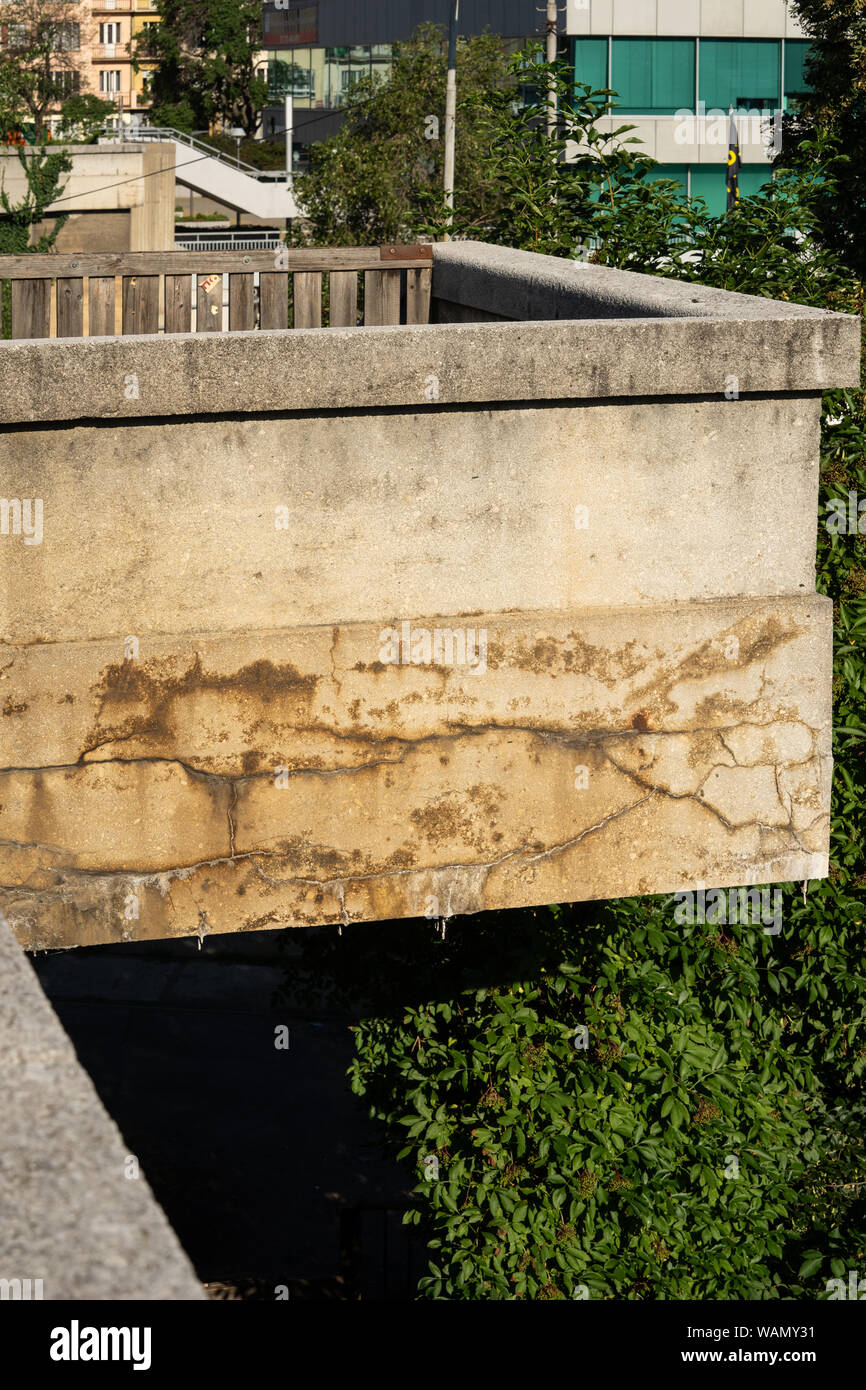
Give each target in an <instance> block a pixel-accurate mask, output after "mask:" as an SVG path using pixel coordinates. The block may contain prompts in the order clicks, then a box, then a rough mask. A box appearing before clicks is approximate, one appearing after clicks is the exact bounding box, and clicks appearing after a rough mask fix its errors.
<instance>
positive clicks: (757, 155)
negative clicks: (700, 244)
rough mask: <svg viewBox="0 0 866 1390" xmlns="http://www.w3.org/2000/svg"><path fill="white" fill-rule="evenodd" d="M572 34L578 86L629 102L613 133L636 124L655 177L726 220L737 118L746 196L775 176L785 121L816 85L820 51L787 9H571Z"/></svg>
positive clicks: (759, 2)
mask: <svg viewBox="0 0 866 1390" xmlns="http://www.w3.org/2000/svg"><path fill="white" fill-rule="evenodd" d="M566 30H567V33H568V37H569V41H570V44H571V52H572V56H573V61H574V71H575V78H576V80H577V81H580V82H588V83H590V84H591V85H592V86H593V87H596V88H603V87H609V88H612V89H613V90H614V91H616V92H617V94H618V95H617V110H616V114H615V116H612V117H610V118H609V119H606V120H605V121H603V122H602V123H601V124H602V128H604V127H605V126H606V127H607V128H610V129H612V128H614V127H615V126H619V125H622V124H624V123H631V124H634V126H635V127H636V129H635V130H634V131H633V132H632V134H633V135H635V136H637V137H638V138H639V139H640V140H641V141H642V143H643V145H644V146H645V148H646V151H647V153H648V154H650V155H651V156H652V157H653V158H654V159H657V160H658V161H659V167H658V169H656V170H655V171H654V172H655V176H656V177H665V178H673V179H676V180H677V181H678V182H680V183H681V184H682V185H683V187H684V188H686V189H687V190H688V192H689V193H690V195H691V196H693V197H695V196H701V197H703V198H704V199H705V200H706V202H707V205H708V207H709V209H710V211H711V212H714V213H720V212H723V211H724V209H725V200H726V193H725V175H726V167H727V154H728V112H729V110H730V108H731V107H733V108H734V111H735V113H736V115H737V124H738V128H739V134H740V149H741V154H742V160H743V167H742V171H741V173H740V191H741V193H742V194H744V195H748V194H750V193H755V192H757V191H758V189H759V188H761V187H762V186H763V185H764V184H765V183H766V182H767V181H768V180H769V179H770V178H771V177H772V172H771V167H770V166H771V161H772V159H773V157H774V150H775V147H776V143H777V141H778V140H779V139H780V138H781V130H780V123H779V120H778V118H777V117H776V113H777V112H782V111H785V110H786V109H787V108H788V107H789V106H790V105H791V103H792V102H796V101H797V99H798V97H799V96H801V95H802V93H803V92H804V91H805V90H806V85H807V84H806V80H805V77H804V64H805V58H806V53H807V51H808V48H809V42H808V40H807V38H806V35H805V34H804V33H803V31H802V29H801V28H800V26H799V24H798V22H797V20H796V18H795V16H794V13H793V6H792V5H790V4H788V3H786V0H568V4H567V12H566Z"/></svg>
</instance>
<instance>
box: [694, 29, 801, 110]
mask: <svg viewBox="0 0 866 1390" xmlns="http://www.w3.org/2000/svg"><path fill="white" fill-rule="evenodd" d="M781 87H782V44H781V42H780V40H778V39H701V101H702V102H704V103H705V105H706V108H707V110H708V111H727V109H728V107H729V106H733V107H736V108H737V109H738V110H746V111H767V110H769V111H772V110H775V108H776V107H778V106H779V103H780V100H781V95H782V93H781Z"/></svg>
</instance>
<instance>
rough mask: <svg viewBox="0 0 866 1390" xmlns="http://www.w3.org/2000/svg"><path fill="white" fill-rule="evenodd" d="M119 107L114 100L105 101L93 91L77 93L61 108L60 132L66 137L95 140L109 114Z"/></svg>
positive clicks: (68, 98)
mask: <svg viewBox="0 0 866 1390" xmlns="http://www.w3.org/2000/svg"><path fill="white" fill-rule="evenodd" d="M116 110H117V108H116V107H115V105H114V102H112V101H104V100H103V98H102V97H98V96H96V95H95V94H94V93H93V92H85V93H84V94H83V95H82V94H81V93H76V94H75V95H74V96H71V97H67V98H66V100H65V101H64V103H63V105H62V106H61V108H60V119H61V125H60V133H61V135H62V136H63V137H64V138H65V139H70V138H74V139H79V140H84V141H87V142H90V143H93V142H95V140H96V137H97V135H98V134H99V132H100V130H102V128H103V126H104V125H105V122H106V121H107V120H108V118H109V116H113V115H114V114H115V112H116Z"/></svg>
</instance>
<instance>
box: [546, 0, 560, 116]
mask: <svg viewBox="0 0 866 1390" xmlns="http://www.w3.org/2000/svg"><path fill="white" fill-rule="evenodd" d="M558 32H559V9H558V5H557V0H547V61H548V63H555V62H556V48H557V43H556V41H557V36H558ZM547 134H548V135H549V136H550V137H551V139H552V138H553V136H554V135H555V134H556V83H555V81H554V79H553V78H552V77H551V79H550V89H549V94H548V98H547Z"/></svg>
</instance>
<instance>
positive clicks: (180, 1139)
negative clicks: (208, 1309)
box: [31, 931, 423, 1300]
mask: <svg viewBox="0 0 866 1390" xmlns="http://www.w3.org/2000/svg"><path fill="white" fill-rule="evenodd" d="M300 935H301V933H272V932H271V933H269V932H258V933H252V934H246V935H244V936H243V937H240V936H221V937H211V938H206V939H205V941H204V942H203V943H202V944H201V945H200V943H199V941H198V939H197V938H191V939H189V938H188V939H184V940H178V941H159V942H152V943H130V944H128V945H122V946H111V947H92V948H89V949H80V950H77V951H63V952H53V953H48V954H41V955H37V956H33V957H31V959H32V961H33V964H34V967H35V969H36V972H37V974H38V976H39V979H40V982H41V984H42V987H43V989H44V990H45V992H46V994H47V995H48V998H49V999H50V1000H51V1002H52V1004H53V1006H54V1008H55V1009H56V1011H57V1013H58V1015H59V1017H60V1019H61V1021H62V1023H63V1025H64V1027H65V1028H66V1030H67V1032H68V1033H69V1036H70V1038H71V1040H72V1042H73V1044H74V1046H75V1048H76V1051H77V1053H78V1056H79V1058H80V1060H81V1062H82V1064H83V1065H84V1066H85V1068H86V1069H87V1071H88V1072H89V1074H90V1076H91V1077H92V1079H93V1082H94V1085H95V1086H96V1089H97V1091H98V1092H99V1094H100V1096H101V1098H102V1100H103V1103H104V1104H105V1106H106V1108H107V1109H108V1111H109V1113H110V1114H111V1115H112V1117H113V1118H114V1120H115V1121H116V1123H117V1124H118V1126H119V1128H120V1130H121V1132H122V1134H123V1136H124V1139H125V1142H126V1144H127V1146H128V1149H129V1153H130V1155H132V1156H134V1158H135V1159H137V1160H138V1162H139V1164H140V1166H141V1169H142V1171H143V1173H144V1175H145V1176H146V1178H147V1180H148V1182H149V1183H150V1185H151V1187H152V1188H153V1191H154V1193H155V1195H156V1197H157V1199H158V1201H159V1202H160V1204H161V1205H162V1207H163V1209H164V1210H165V1212H166V1214H167V1216H168V1218H169V1220H170V1221H171V1223H172V1225H173V1227H174V1229H175V1231H176V1232H177V1235H178V1237H179V1239H180V1241H181V1243H182V1245H183V1246H184V1248H185V1249H186V1251H187V1253H188V1254H189V1256H190V1258H191V1260H192V1261H193V1264H194V1265H195V1268H196V1270H197V1272H198V1275H199V1277H200V1278H201V1280H202V1282H203V1283H206V1284H212V1285H214V1286H215V1287H214V1288H213V1289H212V1290H210V1293H211V1296H212V1297H217V1298H262V1299H268V1300H273V1299H274V1297H275V1296H276V1294H275V1289H276V1288H277V1287H278V1286H281V1285H283V1286H286V1288H287V1289H288V1291H289V1296H290V1297H291V1298H298V1297H300V1298H350V1297H356V1298H357V1297H388V1298H405V1297H411V1296H412V1293H413V1292H414V1283H413V1282H412V1281H413V1279H414V1280H417V1278H418V1277H419V1276H420V1274H421V1273H422V1272H423V1267H421V1268H418V1269H417V1271H415V1272H414V1273H413V1272H412V1271H410V1270H409V1263H408V1262H409V1259H410V1253H409V1246H408V1240H407V1237H406V1235H405V1233H403V1231H402V1228H401V1227H400V1223H399V1217H397V1219H396V1224H395V1219H394V1217H393V1215H392V1213H393V1212H395V1211H398V1210H399V1209H402V1207H403V1206H404V1204H405V1200H406V1198H407V1196H408V1193H409V1189H410V1187H411V1185H412V1183H413V1181H414V1178H413V1176H412V1175H411V1174H410V1173H407V1172H405V1171H403V1170H401V1169H400V1168H399V1167H398V1166H397V1165H395V1164H394V1163H393V1162H391V1161H389V1160H388V1159H387V1158H386V1157H385V1156H384V1153H383V1150H382V1148H381V1144H380V1139H379V1136H378V1133H377V1131H376V1129H375V1126H374V1125H373V1122H372V1121H371V1120H369V1119H368V1118H367V1116H366V1113H365V1110H364V1108H363V1106H362V1105H361V1104H360V1103H359V1102H358V1101H357V1100H356V1098H355V1097H354V1096H352V1094H351V1092H350V1090H349V1087H348V1084H347V1081H346V1075H345V1074H346V1069H347V1067H348V1065H349V1062H350V1060H351V1056H352V1035H351V1033H350V1032H349V1024H350V1022H351V1017H350V1015H349V1014H348V1013H347V1012H346V1011H345V1010H340V1009H338V1008H334V1007H325V1006H322V1007H317V1006H313V1007H309V1006H308V1007H304V1006H302V1005H301V1004H299V1003H298V1002H297V1000H293V999H286V998H285V993H284V996H283V997H284V1002H282V1003H280V1004H279V1005H275V995H276V993H277V991H278V990H279V988H280V987H281V986H284V985H285V984H286V981H287V980H288V981H289V982H291V979H292V963H293V961H294V960H296V959H297V956H298V954H299V946H296V945H294V944H293V942H292V938H294V939H295V940H296V939H297V938H298V936H300ZM333 935H334V936H335V937H336V931H333ZM278 938H283V939H281V940H278ZM285 938H289V940H288V941H287V940H286V939H285ZM278 947H281V949H279V950H278ZM291 993H292V990H291V989H290V990H289V994H291ZM279 1027H282V1028H288V1030H289V1031H288V1042H289V1046H288V1048H286V1049H278V1048H277V1047H276V1046H275V1036H276V1035H275V1030H276V1029H277V1028H279ZM382 1212H384V1213H385V1214H384V1215H382V1214H381V1213H382ZM371 1213H372V1215H371ZM377 1213H378V1214H377ZM359 1232H360V1235H359ZM389 1242H390V1244H389ZM359 1243H360V1244H359ZM422 1253H423V1252H422ZM417 1254H418V1252H417V1251H416V1252H415V1254H414V1255H413V1256H412V1259H414V1260H415V1263H416V1264H417ZM413 1270H414V1266H413Z"/></svg>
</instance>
